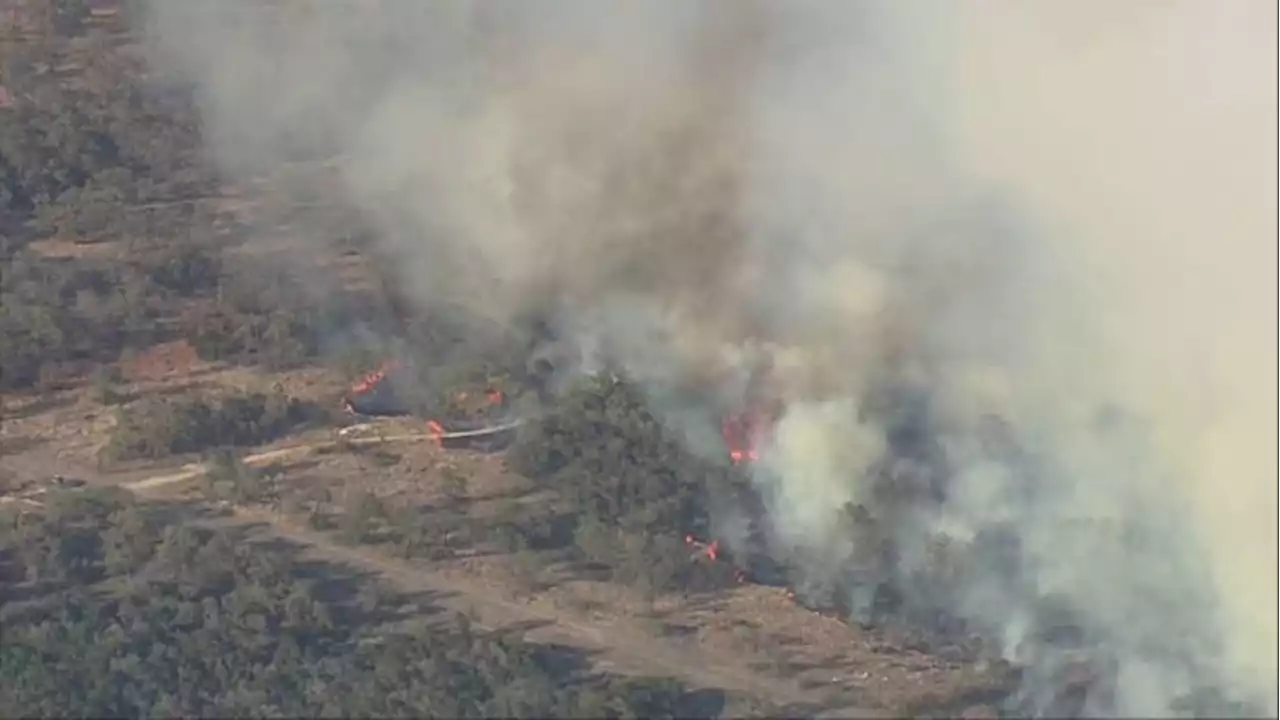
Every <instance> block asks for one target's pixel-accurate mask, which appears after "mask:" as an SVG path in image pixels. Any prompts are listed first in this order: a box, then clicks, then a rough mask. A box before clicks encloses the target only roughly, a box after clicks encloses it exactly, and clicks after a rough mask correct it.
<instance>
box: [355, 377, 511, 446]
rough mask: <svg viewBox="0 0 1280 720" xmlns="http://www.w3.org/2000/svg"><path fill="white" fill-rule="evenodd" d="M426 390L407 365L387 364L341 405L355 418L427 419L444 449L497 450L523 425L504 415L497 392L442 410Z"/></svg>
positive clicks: (459, 395)
mask: <svg viewBox="0 0 1280 720" xmlns="http://www.w3.org/2000/svg"><path fill="white" fill-rule="evenodd" d="M424 385H425V383H423V382H421V381H420V380H419V379H418V378H417V377H415V376H414V375H413V374H412V373H411V372H410V369H409V367H408V366H407V365H406V364H404V363H401V362H398V361H395V360H388V361H386V362H384V363H382V365H380V366H379V367H378V368H377V369H376V370H373V371H372V372H370V373H368V374H367V375H365V376H364V377H362V378H361V379H360V380H359V381H358V382H356V383H355V384H353V385H352V386H351V388H350V390H348V392H347V394H346V395H345V396H344V397H343V399H342V406H343V409H344V410H346V412H348V413H350V414H352V415H366V416H375V417H403V416H417V417H426V418H427V421H426V425H427V432H428V434H429V435H430V436H431V437H432V440H433V441H434V442H435V443H436V444H437V445H438V446H440V447H446V446H448V447H469V448H474V449H497V447H499V446H501V445H502V444H504V443H505V442H506V441H509V440H510V436H511V432H512V431H513V430H514V429H515V428H516V427H517V426H518V425H519V420H518V419H512V418H510V417H506V416H505V412H506V410H507V409H508V408H507V405H508V403H507V397H506V394H505V393H503V392H502V391H501V390H499V389H497V388H492V387H491V388H487V389H485V390H484V391H483V392H468V391H460V392H456V393H453V394H452V395H451V396H450V397H449V398H448V400H447V403H445V405H446V406H445V407H440V405H441V403H440V402H439V401H436V402H433V401H432V400H431V399H430V398H429V397H427V394H426V393H425V392H424V391H423V389H422V388H423V386H424Z"/></svg>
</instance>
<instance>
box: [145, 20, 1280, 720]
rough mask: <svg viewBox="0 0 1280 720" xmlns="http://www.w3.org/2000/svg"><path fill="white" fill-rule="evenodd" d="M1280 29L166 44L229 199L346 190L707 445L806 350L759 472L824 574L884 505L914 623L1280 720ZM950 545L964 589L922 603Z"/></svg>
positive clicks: (649, 28)
mask: <svg viewBox="0 0 1280 720" xmlns="http://www.w3.org/2000/svg"><path fill="white" fill-rule="evenodd" d="M1275 12H1276V11H1275V6H1274V4H1272V3H1263V2H1248V1H1245V0H1241V1H1240V2H1235V3H1216V4H1194V3H1169V2H1161V3H1155V2H1147V1H1146V0H1134V1H1132V2H1128V3H1124V4H1123V5H1117V4H1114V3H1112V4H1102V3H1096V2H1083V3H1070V4H1067V3H1037V4H1025V5H1024V4H1019V5H1010V4H1000V5H995V4H991V3H985V2H981V1H977V2H969V3H965V4H964V5H949V6H946V7H939V6H937V5H936V4H930V5H924V4H917V3H911V2H893V3H853V4H851V3H842V2H836V1H832V2H818V1H816V0H803V1H800V0H788V2H785V3H783V2H764V1H763V0H761V1H759V2H750V3H748V2H731V1H730V0H725V1H724V2H714V3H687V2H677V1H675V0H670V1H667V0H655V1H652V2H643V3H641V2H619V3H609V4H607V5H606V4H603V3H595V2H585V1H579V2H573V1H570V0H554V1H544V2H540V3H536V4H534V3H514V2H512V3H505V2H495V3H483V4H481V3H468V2H445V1H443V0H437V1H428V0H404V1H402V2H397V1H395V0H373V1H368V0H366V1H363V2H356V1H355V0H351V1H350V2H343V3H318V2H306V1H299V2H287V1H284V0H281V1H278V2H270V3H269V2H267V1H266V0H223V1H221V2H217V3H212V2H196V1H195V0H165V1H163V2H156V3H154V4H153V5H152V7H151V8H150V12H149V14H148V18H149V29H150V34H149V37H150V39H151V40H152V51H153V56H154V59H155V64H156V66H157V67H160V68H166V69H169V70H171V71H172V72H174V73H176V74H177V75H179V76H180V77H183V78H185V79H186V80H188V81H190V82H192V83H194V85H195V87H196V90H197V94H198V98H199V100H200V102H201V104H202V107H203V110H204V116H205V119H206V121H207V124H208V136H209V145H210V152H211V153H212V154H213V156H214V157H215V158H216V159H217V160H218V161H219V162H220V163H221V164H222V165H223V167H224V168H226V170H227V171H228V172H230V173H233V174H239V175H243V176H246V177H248V176H253V175H256V174H259V173H262V172H264V171H267V170H270V169H271V168H272V167H274V166H275V165H278V164H280V163H282V162H284V161H289V160H296V159H328V160H329V161H330V166H331V167H333V168H335V169H336V172H335V178H334V184H335V186H336V187H337V194H338V196H339V197H340V198H341V200H342V201H343V202H345V203H349V204H350V205H352V206H353V208H356V209H358V210H359V212H360V213H361V214H362V215H364V216H365V217H367V218H371V219H372V220H373V222H374V223H375V224H376V226H377V229H378V231H379V249H380V250H381V251H383V252H384V253H385V254H386V255H388V256H389V257H391V258H393V259H394V260H395V267H396V269H397V270H398V271H399V272H400V273H401V274H402V276H401V278H400V279H401V281H402V282H403V284H404V285H405V287H406V288H408V290H409V292H410V293H411V295H412V297H413V299H414V301H415V302H417V303H419V304H420V305H421V306H423V307H424V308H425V307H431V306H434V305H436V304H440V303H461V304H463V305H465V306H467V307H468V308H469V309H470V310H472V311H473V312H476V313H479V314H483V315H485V316H488V317H490V318H492V319H494V320H498V321H505V320H508V319H511V318H513V317H516V316H518V315H520V314H522V313H525V312H527V311H528V309H529V308H531V307H536V308H542V309H543V310H544V311H545V312H547V313H555V314H557V316H558V317H559V319H560V321H561V325H562V329H563V331H564V332H565V333H566V334H568V336H569V337H570V338H571V339H573V340H574V341H575V342H576V343H578V345H579V346H580V347H581V348H584V349H590V350H591V352H590V353H586V352H584V362H585V361H587V360H589V359H590V358H589V357H587V356H588V355H589V356H591V357H597V356H604V357H607V358H608V359H609V361H611V362H615V363H620V364H621V365H623V366H624V367H626V369H627V370H628V372H629V373H630V374H632V375H634V376H635V377H637V378H639V379H641V380H642V381H644V383H645V384H646V386H647V387H649V388H650V389H651V390H652V392H653V393H654V397H655V399H656V400H657V401H659V402H661V404H663V406H664V407H667V408H669V409H670V416H671V419H672V422H673V423H674V424H675V425H676V426H678V427H679V428H680V429H681V430H682V431H683V432H684V433H685V435H686V436H687V437H689V439H690V443H691V444H692V445H693V446H694V447H695V448H696V449H699V450H701V451H705V452H718V451H719V449H718V448H717V447H716V446H715V442H716V441H715V430H714V428H713V427H709V426H708V425H707V424H706V423H705V422H702V421H699V420H697V418H698V417H700V416H699V415H698V414H697V413H694V412H690V411H689V408H688V407H686V405H687V403H683V404H682V403H680V402H677V401H676V400H675V398H677V397H679V396H681V394H682V391H683V390H684V389H688V388H701V387H721V388H725V392H726V393H728V394H732V392H731V386H732V383H731V382H730V379H731V377H732V373H733V372H734V370H735V369H740V368H741V367H742V366H743V364H744V362H745V358H746V357H748V356H751V355H756V356H759V355H764V356H768V357H769V358H770V360H771V362H772V364H773V366H774V368H775V371H776V374H777V376H778V379H779V382H780V385H781V387H782V389H783V392H784V396H785V400H786V402H787V412H786V414H785V417H784V418H783V420H782V422H781V423H780V425H779V426H778V428H777V431H776V433H775V436H774V438H773V441H772V445H773V447H772V448H771V452H769V453H767V455H766V458H765V461H764V462H762V464H761V466H760V467H759V469H758V472H757V480H758V482H759V484H760V487H761V488H762V489H763V490H765V495H766V497H768V498H769V499H770V502H771V511H772V513H773V516H774V518H775V519H776V526H777V527H776V530H777V532H778V534H779V535H780V536H781V537H782V539H784V540H785V541H786V543H787V544H788V545H790V546H794V547H795V548H797V552H798V553H800V556H801V557H802V558H803V560H804V565H805V567H807V568H810V571H811V572H812V573H813V574H814V575H815V576H822V575H824V573H825V574H831V573H834V572H835V570H834V569H835V568H837V567H842V566H845V565H847V564H848V563H849V562H850V561H851V559H852V560H856V559H857V558H858V557H859V556H860V554H863V553H866V552H867V547H866V545H868V544H870V543H872V542H874V541H873V540H871V539H866V538H862V537H861V536H859V535H856V534H851V533H850V532H849V531H848V528H847V525H846V508H847V507H849V506H861V507H862V508H863V509H864V510H865V511H866V512H867V513H869V514H870V516H871V517H873V518H875V519H876V521H877V523H876V525H877V527H879V528H880V532H882V533H884V534H886V535H888V536H889V537H891V539H892V540H893V543H894V545H895V547H897V548H898V555H899V557H898V560H897V564H898V569H897V571H896V572H898V573H899V574H900V575H901V576H902V577H903V578H905V580H904V585H905V587H906V588H907V589H908V590H910V591H912V592H915V593H917V594H919V595H920V596H921V597H923V598H925V599H927V600H928V601H929V602H935V603H943V604H945V605H946V606H948V607H950V608H951V609H952V610H953V611H955V612H957V613H958V614H960V615H961V616H963V617H964V618H965V619H966V620H968V621H969V622H970V623H972V624H973V625H975V626H976V627H980V628H982V629H984V630H986V631H987V632H988V633H989V634H990V636H991V637H993V638H994V639H995V640H996V641H997V642H998V644H999V645H1000V647H1001V649H1002V650H1003V651H1004V653H1005V654H1006V655H1007V656H1009V657H1010V658H1012V659H1015V660H1018V661H1020V662H1024V663H1027V664H1029V665H1030V666H1031V667H1032V668H1033V672H1032V674H1031V679H1032V682H1031V683H1029V684H1028V692H1029V693H1031V697H1030V698H1029V702H1031V703H1032V706H1033V707H1035V706H1037V699H1038V698H1037V697H1036V696H1035V693H1037V692H1039V689H1038V686H1037V683H1036V682H1035V680H1036V678H1037V677H1038V675H1037V673H1043V674H1045V675H1046V676H1048V675H1051V674H1052V671H1053V670H1054V668H1055V666H1056V665H1057V664H1059V663H1061V662H1063V659H1062V658H1061V657H1059V656H1057V655H1054V654H1053V653H1051V652H1049V651H1048V650H1046V648H1047V647H1048V645H1046V644H1045V643H1043V642H1038V641H1037V637H1038V634H1039V633H1041V632H1042V631H1043V630H1044V628H1045V627H1046V624H1047V623H1048V621H1046V620H1045V619H1044V617H1045V615H1046V613H1049V611H1050V610H1053V611H1060V612H1063V613H1065V614H1067V615H1069V616H1070V617H1071V618H1073V622H1074V623H1076V624H1078V625H1080V626H1081V627H1082V629H1083V633H1084V635H1085V636H1086V640H1085V641H1084V642H1086V643H1089V644H1093V645H1097V646H1102V647H1105V648H1106V650H1107V652H1108V653H1109V655H1110V657H1111V658H1112V660H1113V662H1114V666H1115V673H1116V677H1117V679H1118V681H1117V687H1116V690H1115V693H1114V696H1113V697H1103V696H1099V697H1097V698H1094V699H1093V700H1091V703H1092V704H1091V705H1090V706H1089V707H1088V708H1087V710H1088V711H1090V712H1094V713H1098V714H1106V713H1119V714H1124V715H1135V716H1136V715H1148V716H1150V715H1167V714H1170V713H1172V712H1174V709H1175V708H1174V706H1175V703H1176V701H1177V699H1178V698H1179V696H1181V695H1182V694H1184V693H1185V692H1186V691H1187V690H1189V689H1190V688H1192V687H1194V686H1197V685H1202V684H1203V685H1212V686H1216V687H1220V688H1224V689H1225V690H1226V691H1228V692H1229V693H1231V694H1233V695H1235V696H1238V697H1241V698H1244V699H1247V700H1250V701H1255V702H1259V703H1261V706H1262V707H1263V708H1265V709H1267V710H1268V711H1269V712H1270V713H1271V714H1274V713H1275V712H1276V680H1275V678H1276V670H1277V665H1276V653H1275V646H1276V637H1277V626H1276V584H1277V583H1276V570H1275V568H1276V551H1275V549H1274V548H1275V547H1276V545H1274V544H1273V540H1274V539H1275V537H1276V512H1275V508H1276V507H1277V499H1276V475H1277V469H1276V460H1275V458H1276V452H1275V449H1276V446H1275V444H1274V442H1275V438H1276V405H1275V399H1276V394H1277V393H1276V384H1275V382H1276V381H1275V377H1276V374H1275V366H1276V334H1275V330H1276V315H1275V302H1274V300H1275V291H1276V276H1275V268H1276V243H1275V237H1276V225H1275V217H1276V200H1275V198H1276V179H1275V157H1276V142H1275V132H1274V130H1275V123H1276V110H1275V108H1276V90H1275V88H1276V76H1275V63H1274V62H1273V60H1274V57H1275V51H1276V39H1275V30H1274V28H1275V26H1276V22H1275V19H1276V18H1275ZM300 250H302V251H305V248H300ZM757 341H764V342H757ZM888 387H909V388H918V389H922V392H924V393H925V394H926V395H927V397H928V404H929V413H928V414H929V417H930V421H929V422H930V426H931V432H932V434H933V436H934V437H935V438H936V440H937V442H938V444H939V445H940V447H941V449H942V454H943V455H944V456H945V458H946V465H947V468H948V471H947V472H948V477H949V480H948V485H947V488H946V493H945V500H944V501H937V500H933V501H921V502H918V503H903V502H900V501H898V500H895V499H894V498H896V497H898V496H900V495H901V493H898V494H893V493H886V492H884V488H883V485H884V483H885V482H886V480H885V478H886V477H889V478H892V482H894V483H898V484H900V485H901V484H903V483H909V482H912V481H913V480H912V478H913V477H918V476H919V475H920V474H921V473H922V472H923V471H921V470H920V469H919V468H915V467H912V465H911V463H910V462H907V461H906V460H900V459H897V460H896V459H894V458H892V457H889V455H891V453H890V452H889V448H890V446H891V445H892V443H891V442H890V440H891V437H890V436H891V434H892V433H891V427H890V423H889V421H888V420H887V419H886V418H887V417H888V416H889V415H888V414H886V413H885V412H881V411H876V410H875V409H874V408H873V407H872V406H873V405H874V404H875V401H874V399H875V398H877V397H880V396H882V395H884V389H885V388H888ZM890 404H892V403H890ZM993 427H1004V428H1009V429H1010V430H1009V433H1008V434H1011V435H1012V436H1013V437H1014V438H1015V441H1014V442H1013V445H1015V446H1016V447H1017V452H1013V451H1011V450H1010V449H1009V447H1010V445H1009V443H1003V444H1002V443H1001V442H996V441H993V439H992V437H993V430H992V428H993ZM999 434H1000V433H998V432H995V433H994V435H999ZM895 463H896V464H895ZM887 465H888V466H890V467H887ZM993 536H1001V537H1006V538H1012V541H1013V542H1014V543H1015V544H1016V546H1017V548H1018V552H1017V553H1015V554H1014V555H1013V557H1012V559H1007V560H1006V561H1004V562H997V561H996V559H995V558H996V555H998V553H997V552H996V551H995V550H992V549H991V547H992V546H991V545H990V538H991V537H993ZM940 554H942V555H945V556H946V557H947V558H948V559H949V561H950V567H952V568H953V569H952V571H951V572H950V575H949V576H948V577H947V578H944V579H938V578H936V577H934V578H929V579H921V578H925V576H927V575H928V574H929V573H928V569H929V568H930V567H935V566H936V565H937V562H938V557H939V555H940ZM935 575H936V573H935ZM1050 614H1051V613H1050ZM1048 624H1051V623H1048ZM1046 682H1049V680H1046ZM1040 705H1041V707H1040V709H1042V710H1043V709H1044V708H1043V707H1042V705H1043V704H1042V703H1040Z"/></svg>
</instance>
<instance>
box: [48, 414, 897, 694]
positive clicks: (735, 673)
mask: <svg viewBox="0 0 1280 720" xmlns="http://www.w3.org/2000/svg"><path fill="white" fill-rule="evenodd" d="M430 437H431V436H430V435H426V434H419V435H395V436H386V437H369V438H353V439H347V440H344V442H348V443H352V444H357V445H365V444H378V443H386V442H396V441H417V440H425V439H429V438H430ZM333 444H334V442H333V441H329V442H322V443H314V444H309V445H299V446H294V447H287V448H281V449H277V450H271V451H267V452H262V453H256V454H253V455H249V456H246V457H245V458H243V461H244V462H245V463H246V464H249V465H265V464H270V463H273V462H278V461H284V460H290V461H292V460H297V459H299V458H301V457H304V456H306V455H308V454H310V453H312V452H315V451H316V450H319V449H321V448H323V447H325V446H328V445H333ZM204 471H205V467H204V466H202V465H200V464H191V465H186V466H183V467H182V468H180V469H178V470H176V471H170V472H166V473H163V474H158V475H153V476H149V477H144V478H141V479H136V475H134V476H133V478H129V479H126V478H119V477H113V476H111V475H104V474H93V475H88V474H87V475H86V477H84V478H83V479H85V480H87V481H89V482H90V483H91V484H93V485H115V486H118V487H122V488H126V489H128V490H130V491H132V492H133V493H135V494H137V495H139V496H141V497H156V496H159V495H161V494H162V492H161V491H162V490H164V489H165V488H167V487H168V486H171V485H175V484H178V483H181V482H185V481H189V480H194V479H196V478H198V477H200V475H201V474H202V473H203V472H204ZM122 481H123V482H122ZM24 502H28V503H33V504H38V499H27V500H25V501H24ZM232 512H233V516H232V518H228V520H230V521H232V522H237V523H243V524H255V525H259V526H261V527H263V528H265V529H266V530H267V531H268V532H270V533H271V534H273V535H275V536H277V537H279V538H281V539H284V540H287V541H291V542H293V543H296V544H298V545H300V546H303V547H304V548H305V549H306V550H305V552H306V553H307V554H310V555H311V556H312V557H313V558H314V559H319V560H327V561H330V562H338V563H341V564H344V565H347V566H350V567H352V568H354V569H357V570H360V571H364V572H369V573H377V574H378V575H379V576H380V577H382V578H383V579H384V580H385V581H386V582H388V583H389V584H390V585H391V586H393V587H396V588H398V589H400V590H402V591H406V592H410V593H419V592H430V593H432V594H435V595H437V596H439V597H440V598H441V600H440V604H441V605H443V606H445V607H448V608H451V609H454V610H458V611H462V612H470V613H472V614H473V616H474V617H475V620H476V622H477V624H478V625H480V626H482V627H487V628H491V629H498V628H503V627H509V626H519V627H522V628H526V629H525V630H524V635H525V637H526V638H527V639H529V640H531V641H534V642H541V643H557V644H562V645H567V646H573V647H577V648H581V649H583V650H586V651H588V652H591V653H593V655H594V658H593V659H594V662H595V664H596V665H597V667H599V669H600V670H602V671H607V672H612V673H620V674H630V675H645V676H655V677H676V678H678V679H680V680H683V681H684V682H685V683H687V684H689V685H691V686H694V687H698V688H704V689H714V690H723V691H726V692H728V693H730V694H740V695H744V696H750V697H755V698H757V699H759V700H763V701H764V702H766V703H769V704H771V705H774V706H785V707H787V708H790V709H791V712H813V711H817V710H818V709H819V708H822V709H823V710H824V711H825V712H836V713H838V715H839V716H841V717H879V716H883V715H884V714H883V712H877V711H874V710H868V709H865V708H852V707H841V708H838V709H835V708H833V707H832V705H831V703H830V702H829V701H830V700H831V699H832V696H833V695H834V692H835V691H836V690H838V689H839V688H838V686H835V685H833V686H832V688H817V689H814V688H807V687H802V686H801V685H800V684H799V683H797V682H794V681H792V680H789V679H786V678H781V677H777V676H773V675H769V674H766V673H763V672H760V671H758V670H756V669H754V668H752V667H750V666H749V665H748V663H747V661H746V660H745V659H744V658H743V657H742V656H741V655H737V654H729V653H725V652H715V651H712V650H710V649H708V648H704V647H701V646H699V645H698V644H697V643H696V641H692V640H681V639H671V638H664V637H660V636H655V635H653V634H651V633H649V632H646V631H645V630H644V629H642V628H641V627H639V626H638V625H637V624H636V623H634V622H632V621H630V620H628V619H627V618H625V617H623V618H611V619H596V618H591V619H589V620H588V619H586V618H582V617H570V616H567V615H566V614H563V613H560V614H554V615H552V614H547V613H545V612H540V611H538V610H536V609H535V608H533V607H531V606H529V605H527V604H525V603H522V602H519V601H516V600H509V599H507V598H506V597H504V596H503V594H502V593H501V592H500V591H496V590H495V589H494V588H493V587H491V586H487V585H483V584H481V583H479V582H471V581H468V580H467V579H466V578H464V577H458V576H453V575H449V576H446V575H445V574H444V573H441V572H437V571H435V570H433V569H431V568H430V567H426V566H424V565H422V564H418V563H412V562H408V561H403V560H399V559H396V558H391V557H388V556H386V555H384V554H383V553H381V552H379V551H378V550H376V549H373V548H367V547H349V546H345V545H341V544H339V543H337V542H335V541H333V540H332V539H330V538H329V537H327V536H326V535H324V534H322V533H319V532H315V531H313V530H310V529H307V528H304V527H301V526H299V525H297V524H295V523H292V522H290V521H288V520H287V519H286V518H284V517H282V516H280V515H277V514H273V513H268V512H263V511H260V510H254V509H249V508H244V507H235V508H232Z"/></svg>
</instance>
